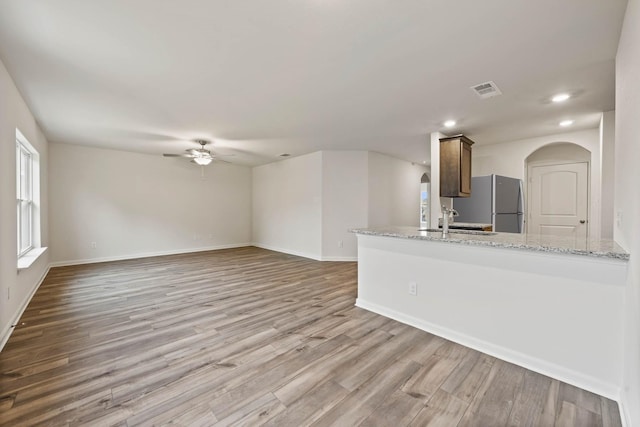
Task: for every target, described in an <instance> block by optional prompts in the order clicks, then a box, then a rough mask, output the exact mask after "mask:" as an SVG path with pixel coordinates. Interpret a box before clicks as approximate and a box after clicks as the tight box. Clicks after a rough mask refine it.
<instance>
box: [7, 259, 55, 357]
mask: <svg viewBox="0 0 640 427" xmlns="http://www.w3.org/2000/svg"><path fill="white" fill-rule="evenodd" d="M50 269H51V264H49V265H48V266H47V268H46V269H45V271H44V273H42V276H40V279H39V280H38V283H37V284H36V286H34V288H33V290H32V291H31V292H30V293H29V295H27V297H26V298H25V299H24V301H22V304H21V305H20V308H19V309H18V311H17V312H16V314H15V315H14V317H12V318H11V321H10V322H9V323H8V324H7V326H5V327H4V328H3V330H2V334H1V335H0V351H2V349H3V348H4V346H5V345H6V344H7V341H9V337H11V334H12V333H13V328H14V326H13V325H15V324H17V323H18V321H19V320H20V317H22V314H23V313H24V311H25V310H26V309H27V306H29V303H30V302H31V298H33V296H34V295H35V294H36V291H37V290H38V289H39V288H40V285H42V282H44V278H45V277H47V274H48V273H49V270H50Z"/></svg>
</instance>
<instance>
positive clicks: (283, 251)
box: [251, 242, 322, 261]
mask: <svg viewBox="0 0 640 427" xmlns="http://www.w3.org/2000/svg"><path fill="white" fill-rule="evenodd" d="M251 246H255V247H256V248H261V249H267V250H269V251H275V252H282V253H283V254H289V255H295V256H300V257H303V258H309V259H313V260H316V261H322V258H321V257H318V256H317V255H315V254H313V255H312V254H310V253H307V252H299V251H292V250H290V249H283V248H279V247H276V246H271V245H264V244H262V243H256V242H254V243H252V244H251Z"/></svg>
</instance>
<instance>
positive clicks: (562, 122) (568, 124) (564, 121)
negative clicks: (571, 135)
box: [560, 120, 573, 128]
mask: <svg viewBox="0 0 640 427" xmlns="http://www.w3.org/2000/svg"><path fill="white" fill-rule="evenodd" d="M572 124H573V120H563V121H561V122H560V126H562V127H565V128H566V127H567V126H571V125H572Z"/></svg>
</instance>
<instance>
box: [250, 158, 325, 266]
mask: <svg viewBox="0 0 640 427" xmlns="http://www.w3.org/2000/svg"><path fill="white" fill-rule="evenodd" d="M252 182H253V187H252V188H253V190H252V191H253V199H252V200H253V206H252V224H253V243H254V245H256V246H258V247H262V248H266V249H272V250H276V251H279V252H285V253H290V254H294V255H300V256H304V257H307V258H312V259H317V260H319V259H322V153H321V152H319V151H318V152H315V153H311V154H307V155H304V156H300V157H294V158H290V159H286V160H281V161H279V162H275V163H270V164H267V165H263V166H258V167H255V168H253V179H252Z"/></svg>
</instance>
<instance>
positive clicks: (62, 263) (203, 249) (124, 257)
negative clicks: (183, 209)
mask: <svg viewBox="0 0 640 427" xmlns="http://www.w3.org/2000/svg"><path fill="white" fill-rule="evenodd" d="M247 246H253V244H252V243H233V244H229V245H216V246H206V247H201V248H193V249H177V250H171V251H158V252H144V253H139V254H130V255H118V256H110V257H101V258H88V259H76V260H69V261H55V262H52V263H51V264H49V265H50V267H66V266H70V265H81V264H95V263H99V262H110V261H124V260H129V259H137V258H150V257H154V256H164V255H180V254H190V253H195V252H206V251H216V250H220V249H233V248H244V247H247Z"/></svg>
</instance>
